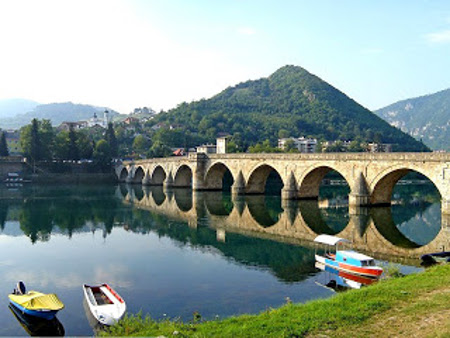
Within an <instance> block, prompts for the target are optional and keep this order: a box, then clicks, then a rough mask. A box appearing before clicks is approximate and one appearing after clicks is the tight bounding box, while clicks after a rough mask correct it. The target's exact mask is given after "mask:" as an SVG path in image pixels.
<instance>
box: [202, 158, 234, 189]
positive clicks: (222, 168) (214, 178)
mask: <svg viewBox="0 0 450 338" xmlns="http://www.w3.org/2000/svg"><path fill="white" fill-rule="evenodd" d="M226 175H228V176H231V185H232V184H233V183H234V177H233V174H232V172H231V170H230V169H229V168H228V167H227V166H226V165H225V164H223V163H222V162H216V163H214V164H213V165H212V166H211V167H209V169H208V171H207V172H206V176H205V189H208V190H223V189H224V188H225V187H224V178H225V176H226Z"/></svg>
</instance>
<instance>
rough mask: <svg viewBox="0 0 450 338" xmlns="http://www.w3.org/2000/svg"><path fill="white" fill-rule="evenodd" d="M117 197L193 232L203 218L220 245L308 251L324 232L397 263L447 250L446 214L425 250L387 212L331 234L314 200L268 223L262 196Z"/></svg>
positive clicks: (363, 211) (144, 192)
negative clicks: (261, 242) (229, 241)
mask: <svg viewBox="0 0 450 338" xmlns="http://www.w3.org/2000/svg"><path fill="white" fill-rule="evenodd" d="M122 190H123V191H121V192H120V193H118V194H120V196H119V197H120V198H123V199H124V201H125V202H126V203H130V204H132V205H134V206H135V207H137V208H140V209H144V210H148V211H150V212H153V213H158V214H162V215H165V216H167V217H170V218H171V219H177V220H180V221H184V222H186V223H187V224H188V225H189V226H190V227H192V228H196V227H197V226H198V224H199V222H200V223H202V222H204V220H205V219H208V220H209V222H208V225H209V226H210V227H212V228H216V231H217V239H218V240H219V241H224V240H226V233H227V232H231V233H239V234H243V235H246V236H252V237H260V238H268V239H271V240H275V241H281V242H286V243H291V244H300V245H302V246H309V247H311V246H313V245H314V243H313V240H314V238H315V237H316V236H317V235H318V234H321V233H330V234H333V235H337V236H339V237H342V238H347V239H349V240H351V241H352V243H353V246H354V248H355V249H358V250H360V251H363V252H365V253H368V254H370V255H371V256H374V257H376V258H379V259H386V260H389V261H391V260H393V259H394V260H395V261H397V262H399V263H406V264H417V263H418V258H419V257H420V256H421V255H422V254H424V253H429V252H437V251H441V250H443V249H445V250H448V249H449V248H450V227H449V226H445V225H444V224H446V223H448V222H449V219H450V215H442V216H443V217H445V218H446V219H447V221H445V220H444V219H442V226H441V227H440V229H439V231H438V233H437V234H436V236H435V238H434V239H433V240H432V241H431V242H430V243H428V244H426V245H422V246H421V245H418V244H416V243H414V242H412V241H410V240H409V239H408V238H407V237H406V236H404V235H403V234H402V233H401V232H400V231H399V230H398V229H397V227H396V226H395V223H394V221H393V219H392V215H391V209H390V208H389V207H385V208H360V209H359V211H360V213H358V214H350V215H349V218H348V223H347V224H346V225H344V227H343V229H342V230H339V231H338V232H333V230H332V229H331V228H329V227H328V225H327V224H326V221H325V220H324V219H323V217H322V215H321V212H320V210H319V207H318V203H317V202H316V201H300V202H296V201H290V200H284V201H283V205H282V209H283V210H282V211H281V212H280V213H279V214H278V215H277V216H276V217H275V218H274V217H273V215H272V216H270V215H269V214H268V213H267V210H266V208H265V206H264V202H263V201H262V200H261V199H264V196H241V195H234V196H232V203H231V205H228V209H227V208H225V207H224V206H225V205H227V203H224V202H223V199H222V198H223V195H222V193H221V192H220V193H212V192H203V191H194V192H193V193H192V194H190V193H187V191H186V190H182V189H173V190H172V189H169V190H164V189H163V188H161V187H142V188H141V187H137V186H131V185H127V186H123V187H122Z"/></svg>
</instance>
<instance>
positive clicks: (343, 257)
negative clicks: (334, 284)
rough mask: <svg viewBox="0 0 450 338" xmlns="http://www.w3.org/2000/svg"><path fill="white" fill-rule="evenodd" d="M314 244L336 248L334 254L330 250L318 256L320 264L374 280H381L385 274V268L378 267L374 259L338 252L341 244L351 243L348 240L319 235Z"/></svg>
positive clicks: (348, 251) (352, 253) (346, 251)
mask: <svg viewBox="0 0 450 338" xmlns="http://www.w3.org/2000/svg"><path fill="white" fill-rule="evenodd" d="M314 242H318V243H322V244H326V245H328V246H334V247H335V249H334V252H331V251H330V250H328V251H327V252H326V253H325V254H324V255H323V256H321V255H318V254H316V255H315V256H316V261H317V262H319V263H322V264H325V265H327V266H329V267H332V268H334V269H337V270H339V271H344V272H349V273H351V274H355V275H361V276H367V277H373V278H379V277H380V276H381V274H382V273H383V268H381V267H379V266H376V265H375V260H374V259H373V258H372V257H370V256H366V255H364V254H362V253H359V252H356V251H353V250H338V249H337V246H338V245H339V244H341V243H350V241H348V240H346V239H343V238H339V237H335V236H330V235H319V236H317V237H316V239H315V240H314Z"/></svg>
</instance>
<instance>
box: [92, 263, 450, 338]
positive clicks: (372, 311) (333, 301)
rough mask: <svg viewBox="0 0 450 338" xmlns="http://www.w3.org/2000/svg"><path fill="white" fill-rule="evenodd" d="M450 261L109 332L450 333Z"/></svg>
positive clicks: (137, 320)
mask: <svg viewBox="0 0 450 338" xmlns="http://www.w3.org/2000/svg"><path fill="white" fill-rule="evenodd" d="M449 304H450V264H447V265H442V266H436V267H433V268H430V269H428V270H426V271H424V272H421V273H417V274H412V275H408V276H405V277H399V278H393V279H389V280H383V281H380V282H379V283H377V284H375V285H373V286H370V287H367V288H363V289H361V290H352V291H349V292H344V293H340V294H337V295H335V296H334V297H332V298H329V299H326V300H316V301H312V302H308V303H306V304H292V303H288V304H286V305H284V306H282V307H280V308H278V309H269V310H267V311H264V312H262V313H260V314H258V315H242V316H238V317H231V318H227V319H223V320H213V321H205V322H202V320H201V317H200V315H194V318H193V320H192V322H191V323H181V322H179V321H170V320H165V321H153V320H152V319H150V318H149V317H146V318H142V317H141V316H139V315H137V316H131V317H127V318H125V319H124V320H123V321H121V323H119V324H118V325H116V326H114V327H112V328H111V329H110V331H108V332H102V333H101V334H102V335H106V336H110V335H113V336H166V337H170V336H173V335H177V336H181V337H185V336H186V337H206V336H213V337H299V336H310V337H315V336H321V337H367V336H369V337H386V336H388V337H389V336H410V337H429V336H431V337H444V336H449V335H450V306H449Z"/></svg>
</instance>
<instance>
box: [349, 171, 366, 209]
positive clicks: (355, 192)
mask: <svg viewBox="0 0 450 338" xmlns="http://www.w3.org/2000/svg"><path fill="white" fill-rule="evenodd" d="M348 204H349V207H350V208H352V207H354V208H358V207H363V206H368V205H369V204H370V194H369V189H368V188H367V183H366V179H365V178H364V175H363V173H362V172H360V173H359V175H358V177H357V179H356V180H355V183H354V184H353V186H352V190H351V192H350V194H349V195H348Z"/></svg>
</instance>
